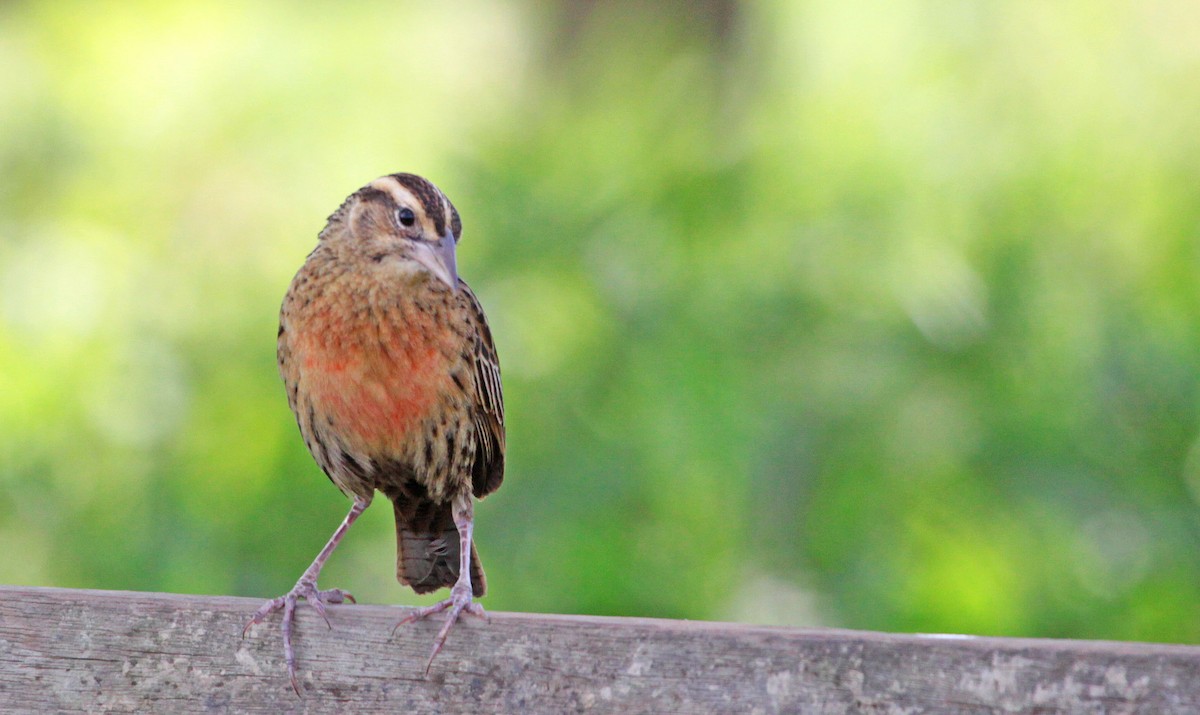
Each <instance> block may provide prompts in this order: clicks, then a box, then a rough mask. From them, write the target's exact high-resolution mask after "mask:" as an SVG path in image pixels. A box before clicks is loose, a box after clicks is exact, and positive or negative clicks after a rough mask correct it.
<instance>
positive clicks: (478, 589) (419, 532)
mask: <svg viewBox="0 0 1200 715" xmlns="http://www.w3.org/2000/svg"><path fill="white" fill-rule="evenodd" d="M394 507H395V513H396V578H397V579H398V580H399V581H400V583H402V584H404V585H406V586H409V587H411V588H412V590H414V591H416V592H417V593H429V592H430V591H436V590H438V589H439V588H444V587H449V586H453V585H454V583H455V582H456V581H457V580H458V561H459V555H460V553H461V548H460V546H459V537H458V529H457V528H456V527H455V526H454V516H453V514H452V513H451V511H450V505H449V504H440V505H439V504H434V503H433V502H425V503H424V504H422V505H421V508H417V509H413V508H412V505H411V504H410V505H405V506H404V507H402V506H401V505H400V504H399V503H398V502H394ZM486 590H487V582H486V581H485V580H484V577H483V567H482V566H480V564H479V554H478V553H477V552H476V551H475V544H474V543H472V544H471V591H472V593H473V595H474V596H475V597H476V598H478V597H480V596H482V595H483V594H484V592H485V591H486Z"/></svg>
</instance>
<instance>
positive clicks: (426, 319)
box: [293, 294, 465, 454]
mask: <svg viewBox="0 0 1200 715" xmlns="http://www.w3.org/2000/svg"><path fill="white" fill-rule="evenodd" d="M451 308H452V306H451V304H450V302H449V301H448V300H447V299H446V298H444V297H439V296H438V295H437V294H433V295H429V296H415V297H403V296H402V297H387V298H385V299H380V298H379V297H378V296H366V297H364V296H360V297H359V299H358V300H351V301H344V300H337V299H336V297H334V299H332V300H329V301H327V302H326V303H325V304H324V305H320V306H315V305H314V306H312V309H310V310H309V311H308V313H307V315H305V316H303V321H304V322H305V323H306V325H304V326H303V327H302V328H301V329H299V330H296V331H295V335H296V338H295V343H294V348H293V349H294V352H295V358H296V362H297V367H298V368H299V370H300V373H301V374H300V380H301V382H302V384H304V385H306V387H307V391H308V394H309V395H310V399H311V400H312V403H313V407H314V408H315V411H316V413H317V415H323V416H324V417H325V422H326V423H327V424H325V425H321V426H320V427H321V428H324V429H328V430H330V431H333V432H335V433H336V434H337V436H338V437H339V438H340V439H341V440H342V441H343V442H345V443H346V444H347V445H348V446H350V447H352V448H354V449H356V450H360V451H362V452H364V453H367V454H389V453H392V454H396V453H402V452H405V451H408V449H407V443H409V442H411V441H412V440H415V439H419V438H420V434H421V432H422V430H423V428H424V427H423V426H424V425H426V424H427V423H428V422H429V421H430V420H431V419H435V418H436V416H437V415H438V413H439V412H440V411H443V410H445V409H446V408H447V405H448V403H449V402H452V401H453V399H454V393H455V383H454V380H453V378H452V377H451V375H452V374H454V373H456V372H461V366H460V365H459V363H461V361H462V360H463V354H464V349H463V341H464V337H463V333H464V332H465V331H463V330H461V329H459V327H458V326H457V325H456V323H455V311H453V310H452V309H451ZM318 419H319V417H318Z"/></svg>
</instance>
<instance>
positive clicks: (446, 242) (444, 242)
mask: <svg viewBox="0 0 1200 715" xmlns="http://www.w3.org/2000/svg"><path fill="white" fill-rule="evenodd" d="M454 248H455V246H454V234H453V233H451V232H450V230H449V229H447V230H446V233H445V234H444V235H443V236H442V238H441V240H439V241H438V242H437V257H438V259H439V260H441V262H442V265H443V266H444V267H445V268H446V277H447V278H449V280H448V281H447V283H449V284H450V290H453V291H457V290H458V261H457V260H455V257H454Z"/></svg>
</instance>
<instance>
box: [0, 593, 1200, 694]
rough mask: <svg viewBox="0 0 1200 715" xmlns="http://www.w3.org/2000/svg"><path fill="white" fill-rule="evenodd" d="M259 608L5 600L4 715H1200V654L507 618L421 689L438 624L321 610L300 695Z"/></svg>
mask: <svg viewBox="0 0 1200 715" xmlns="http://www.w3.org/2000/svg"><path fill="white" fill-rule="evenodd" d="M258 605H259V601H258V600H256V599H249V598H229V597H208V596H180V595H171V594H157V593H126V592H113V591H78V590H66V589H51V588H21V587H0V712H4V713H19V712H169V713H226V712H229V713H308V712H313V713H316V712H357V713H374V712H388V713H395V712H404V713H468V712H469V713H475V714H481V713H573V712H596V713H818V714H819V713H897V714H899V713H906V714H913V713H1097V714H1098V713H1105V714H1108V713H1147V714H1149V713H1154V714H1155V715H1165V714H1168V713H1179V714H1181V715H1182V714H1183V713H1197V712H1200V648H1198V647H1192V646H1172V645H1153V644H1144V643H1112V642H1099V641H1052V640H1018V639H1002V638H969V637H948V636H918V635H891V634H884V633H870V632H857V631H840V630H823V629H822V630H812V629H791V628H763V627H753V626H744V625H737V624H727V623H702V622H689V621H666V620H653V619H636V618H597V617H585V616H548V615H534V614H517V613H494V614H492V615H491V620H490V622H486V623H485V622H482V621H478V620H476V619H468V620H467V621H466V622H464V623H462V624H461V625H460V626H459V627H458V628H457V629H456V630H455V631H454V633H453V634H451V637H450V640H449V641H448V642H447V644H446V648H445V650H444V651H443V652H442V654H441V655H440V656H438V659H437V661H435V662H434V664H433V669H432V670H431V671H430V673H429V675H428V677H426V676H425V675H424V673H423V671H424V667H425V659H426V657H427V656H428V653H429V647H430V643H431V641H432V639H433V636H434V633H435V631H436V629H437V622H436V621H435V620H431V621H429V622H425V623H419V624H416V625H413V626H408V627H405V628H404V629H401V630H400V631H397V632H396V634H395V635H394V636H393V635H392V627H393V626H394V625H395V623H396V622H397V621H398V620H399V619H400V617H401V616H402V615H403V613H404V609H402V608H399V607H383V606H363V605H358V606H335V607H332V608H331V609H330V618H331V620H332V623H333V629H332V630H328V629H326V627H325V624H324V623H323V622H322V621H321V620H320V619H319V618H318V617H317V616H316V615H315V614H314V613H313V612H312V610H311V609H308V608H304V609H303V610H302V611H300V612H299V623H298V634H297V637H296V649H297V657H298V659H299V668H300V675H301V685H302V688H303V690H304V697H303V698H298V697H297V696H296V695H295V693H293V692H292V690H291V688H290V687H289V686H288V680H287V675H286V673H285V668H284V664H283V656H282V649H281V647H280V637H279V632H278V629H277V627H276V624H277V623H278V620H277V619H274V620H272V621H271V622H269V623H266V624H263V625H260V626H258V627H256V628H255V629H253V630H252V631H251V632H250V633H249V634H248V635H247V636H246V638H245V640H243V639H242V638H241V630H242V626H243V625H244V624H245V622H246V620H247V619H248V618H249V616H250V614H251V613H252V612H253V611H254V609H255V608H257V607H258Z"/></svg>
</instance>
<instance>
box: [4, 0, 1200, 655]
mask: <svg viewBox="0 0 1200 715" xmlns="http://www.w3.org/2000/svg"><path fill="white" fill-rule="evenodd" d="M1197 38H1200V6H1198V5H1196V4H1195V3H1194V2H1191V1H1190V0H1173V1H1161V2H1155V1H1153V0H1152V1H1150V2H1132V1H1130V2H1115V1H1103V0H1102V1H1088V2H1082V1H1080V2H1044V1H1042V0H1011V1H1009V0H1006V1H1005V2H986V1H981V2H934V1H924V2H921V1H916V0H911V1H904V2H891V3H869V2H844V1H842V0H813V1H811V2H788V1H786V0H776V1H774V2H772V1H769V0H763V1H762V2H748V3H726V2H713V1H709V2H683V1H682V0H678V1H676V2H668V3H661V4H659V3H656V4H648V5H644V6H642V5H634V4H630V3H615V4H612V3H592V2H577V1H572V2H552V3H541V2H533V1H532V0H529V1H527V2H507V3H482V2H461V3H458V2H456V3H411V4H405V3H397V2H393V1H390V0H389V1H386V2H376V3H364V2H355V3H332V2H331V3H289V2H270V1H268V0H256V1H253V2H239V3H227V4H226V3H199V2H196V3H184V2H163V1H161V0H153V1H144V2H86V3H85V2H65V1H61V0H54V1H47V2H9V3H5V4H3V5H2V6H0V582H4V583H17V584H38V585H58V586H70V587H88V588H113V589H146V590H162V591H176V592H188V593H209V594H236V595H244V596H259V597H269V596H274V595H277V594H278V593H280V592H282V591H284V590H286V589H287V588H289V587H290V586H291V584H292V583H293V581H294V580H295V578H296V577H297V576H298V575H299V573H300V571H301V570H302V569H303V568H304V567H305V566H306V565H307V564H308V562H309V560H310V559H311V558H312V556H313V555H314V554H315V553H316V551H317V550H318V549H319V547H320V546H321V544H322V543H323V542H324V540H325V539H326V537H327V536H328V535H329V533H330V532H331V531H332V529H333V527H334V526H335V525H336V523H337V522H338V520H339V519H340V518H341V517H342V515H343V514H344V512H345V510H346V508H347V507H348V502H347V501H346V500H345V499H344V498H343V497H342V496H341V495H340V494H339V493H338V492H337V490H336V489H334V488H333V487H332V486H331V485H330V484H329V483H328V481H327V480H326V479H325V477H324V476H322V475H321V473H320V472H319V470H318V469H317V467H316V466H315V465H314V464H313V463H312V461H311V459H310V458H309V456H308V455H307V454H306V452H305V450H304V446H303V444H302V443H301V441H300V439H299V436H298V434H297V430H296V428H295V425H294V423H293V421H292V416H291V414H290V413H289V412H288V409H287V406H286V403H285V400H284V395H283V390H282V387H281V385H280V383H279V380H278V377H277V376H276V373H275V356H274V349H275V328H276V318H277V311H278V306H279V301H280V298H281V297H282V295H283V292H284V290H285V288H286V286H287V283H288V281H289V280H290V278H291V276H292V274H293V273H294V271H295V270H296V268H297V267H298V266H299V265H300V263H301V262H302V260H303V258H304V256H305V254H306V253H307V252H308V251H309V250H310V248H311V247H312V246H313V244H314V242H315V237H316V233H317V231H318V230H320V228H321V227H322V225H323V224H324V219H325V217H326V216H327V215H328V214H329V213H330V212H331V211H332V210H333V209H334V208H336V207H337V206H338V204H339V203H340V202H341V200H342V199H343V198H344V197H345V195H346V194H348V193H350V192H351V191H353V190H354V189H355V188H357V187H358V186H360V185H362V184H364V183H366V182H367V181H369V180H371V179H372V178H374V177H376V176H378V175H381V174H384V173H390V172H393V171H413V172H417V173H420V174H424V175H426V176H428V177H430V178H431V179H433V180H434V181H435V182H436V183H437V184H438V185H439V186H441V187H442V189H444V190H445V191H446V193H447V194H448V195H449V196H450V197H451V198H452V199H453V200H454V201H455V203H456V204H457V206H458V208H459V210H460V211H461V213H462V216H463V223H464V226H465V230H464V237H463V241H462V244H461V246H460V251H459V261H460V269H461V272H462V274H463V275H464V276H465V277H466V278H467V279H468V280H469V281H470V282H471V284H472V286H474V288H475V290H476V291H477V292H478V294H479V295H480V297H481V299H482V301H483V303H484V305H485V307H486V308H487V310H488V314H489V316H490V318H491V322H492V326H493V328H494V332H495V335H496V342H497V344H498V347H499V350H500V355H501V359H502V363H503V369H504V383H505V392H506V401H507V405H508V417H509V419H508V455H509V456H508V474H507V479H506V481H505V485H504V487H503V488H502V489H501V490H500V491H499V492H498V493H497V494H496V495H495V496H493V497H491V498H489V499H487V500H486V501H485V502H483V503H482V505H481V506H480V507H479V508H478V509H477V515H478V528H477V532H476V533H477V537H478V540H479V544H480V546H479V549H480V552H481V554H482V556H483V560H484V563H485V565H486V567H487V569H488V577H489V584H490V587H491V593H490V594H489V596H488V597H487V599H486V601H485V605H486V606H487V607H489V608H492V609H505V610H523V611H552V612H571V613H603V614H623V615H642V616H666V617H682V618H704V619H710V618H711V619H735V620H745V621H751V622H766V623H791V624H800V625H814V624H824V625H840V626H847V627H853V628H873V629H886V630H922V631H964V632H972V633H982V634H1003V635H1026V636H1065V637H1075V638H1096V637H1099V638H1119V639H1144V640H1165V641H1183V642H1188V641H1192V642H1194V641H1196V640H1197V639H1200V505H1198V503H1197V502H1198V498H1200V442H1198V441H1197V436H1198V432H1200V424H1198V423H1200V415H1198V407H1200V390H1198V389H1197V379H1198V376H1200V373H1198V370H1200V290H1198V288H1197V285H1198V282H1197V275H1198V269H1200V40H1198V39H1197ZM391 518H392V517H391V510H390V509H389V508H388V507H387V505H386V504H385V503H382V502H380V503H377V504H376V506H375V507H374V508H372V509H371V510H369V511H368V513H367V515H366V516H365V517H364V519H363V520H362V521H361V522H360V524H359V525H358V526H356V527H355V529H354V530H352V531H351V533H350V535H349V537H348V538H347V540H346V542H345V543H344V545H343V547H342V548H341V550H340V551H339V552H338V553H337V554H336V555H335V556H334V558H333V560H332V562H331V563H330V564H329V567H328V568H327V570H326V573H325V575H324V577H323V578H322V584H323V585H324V586H326V587H332V586H340V587H343V588H347V589H350V590H352V591H354V592H355V593H356V594H357V595H358V596H359V598H360V599H361V600H364V601H367V602H374V603H413V602H416V601H417V599H415V597H413V596H412V594H411V593H410V592H408V591H406V590H404V589H402V588H401V587H400V586H399V585H398V584H396V582H395V580H394V575H393V574H394V558H395V557H394V552H393V549H394V542H393V533H392V527H391V523H390V522H391Z"/></svg>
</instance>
